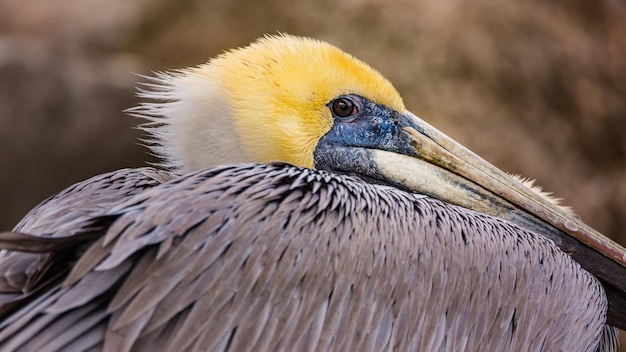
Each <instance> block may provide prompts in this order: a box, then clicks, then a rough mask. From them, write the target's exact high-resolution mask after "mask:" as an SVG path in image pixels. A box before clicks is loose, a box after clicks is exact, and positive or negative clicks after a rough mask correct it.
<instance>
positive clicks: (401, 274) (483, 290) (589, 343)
mask: <svg viewBox="0 0 626 352" xmlns="http://www.w3.org/2000/svg"><path fill="white" fill-rule="evenodd" d="M141 170H142V171H133V170H126V171H125V172H126V173H127V174H125V175H124V176H123V177H122V178H118V179H117V180H118V182H120V183H116V182H111V181H110V180H112V179H115V177H111V176H112V175H114V174H109V175H108V176H103V178H100V179H97V180H100V181H99V182H100V183H99V184H100V185H101V187H99V188H98V187H96V188H98V189H100V193H99V194H93V195H91V196H88V197H86V198H88V200H87V199H86V200H85V201H87V202H92V204H94V205H98V206H97V207H96V208H89V209H91V210H89V211H86V212H84V211H83V210H81V207H78V208H77V207H76V204H72V202H71V201H67V202H66V203H63V202H64V201H63V199H68V200H69V199H71V197H70V195H71V193H72V192H75V191H78V190H73V189H71V188H70V189H69V190H68V191H66V192H65V193H62V195H63V194H65V195H66V196H65V197H64V196H59V197H57V198H53V199H52V200H49V201H48V202H47V203H44V204H43V205H42V206H41V208H40V209H39V210H34V211H33V212H32V213H31V214H30V217H27V218H26V219H25V220H24V221H23V222H22V223H21V224H20V225H18V227H17V228H16V229H15V230H14V231H16V232H23V233H30V234H33V235H38V236H48V237H49V236H52V235H54V237H55V238H52V239H49V238H47V239H46V240H47V241H48V242H45V241H43V240H42V241H40V242H38V239H37V238H31V237H28V236H27V235H21V234H19V233H5V234H3V235H1V236H0V247H2V248H7V249H20V250H21V251H23V250H24V248H23V247H24V246H23V245H21V244H22V243H28V244H29V246H28V248H30V249H29V250H31V251H41V252H43V253H37V254H33V253H23V252H21V251H18V252H10V253H9V252H5V254H4V257H2V263H1V264H0V265H1V267H2V269H3V271H2V273H3V274H5V280H4V281H5V283H6V282H8V283H10V284H4V285H2V289H3V291H2V292H1V296H0V300H1V302H2V303H3V306H2V307H3V308H2V309H1V310H0V312H1V313H2V323H1V324H0V348H2V349H3V350H4V349H7V350H25V351H28V350H38V351H45V350H65V351H70V350H89V349H93V350H100V349H105V350H110V351H124V350H129V349H131V348H132V349H134V350H177V351H183V350H198V351H206V350H217V351H219V350H232V351H245V350H253V351H259V350H275V349H282V350H341V351H357V350H358V351H367V350H371V351H380V350H398V351H410V350H421V351H432V350H444V351H459V350H467V351H479V350H480V351H500V350H514V351H539V350H548V351H553V350H567V351H575V350H579V351H594V350H596V349H597V350H607V351H608V350H614V349H615V329H613V328H608V327H607V326H605V325H604V322H605V320H606V309H607V301H606V297H605V295H604V291H603V289H602V286H601V285H600V284H599V282H598V281H597V280H596V279H595V278H594V277H593V276H592V275H590V274H589V273H588V272H586V271H585V270H583V269H582V268H581V267H580V266H579V265H578V264H577V263H576V262H575V261H573V260H572V259H571V258H570V257H569V256H568V255H566V254H565V253H563V252H562V251H560V250H559V249H558V248H556V246H555V245H554V244H553V243H552V242H550V241H548V240H545V239H543V238H541V237H540V236H537V235H535V234H534V233H531V232H527V231H526V230H524V229H521V228H519V227H517V226H514V225H512V224H509V223H507V222H505V221H502V220H498V219H496V218H492V217H489V216H486V215H483V214H480V213H476V212H472V211H470V210H466V209H463V208H459V207H455V206H453V205H449V204H446V203H443V202H440V201H438V200H435V199H432V198H428V197H425V196H421V195H416V194H410V193H407V192H403V191H400V190H398V189H395V188H392V187H386V186H376V185H371V184H368V183H365V182H362V181H360V180H358V179H356V178H351V177H347V176H337V175H333V174H330V173H326V172H323V171H314V170H309V169H301V168H296V167H292V166H289V165H239V166H225V167H220V168H216V169H210V170H205V171H200V172H197V173H193V174H189V175H186V176H183V177H180V178H176V179H174V180H173V181H170V182H167V183H164V184H160V183H161V182H160V181H165V179H167V178H169V176H167V175H166V176H167V177H165V179H160V178H158V177H157V178H155V177H151V176H146V174H150V173H151V171H150V170H151V169H141ZM155 172H156V171H155ZM126 177H129V178H128V179H127V180H131V181H129V182H131V183H137V184H141V185H142V186H141V187H139V188H137V189H135V188H134V187H133V186H131V187H129V188H128V189H126V188H125V187H124V186H121V187H120V186H119V185H124V184H127V185H128V183H125V181H124V180H125V179H126ZM102 180H105V181H102ZM137 180H139V181H137ZM88 184H89V182H87V183H86V184H85V185H83V186H77V187H89V185H88ZM109 188H111V190H109ZM120 189H122V190H123V191H120ZM80 193H81V194H83V195H85V194H86V192H84V191H83V190H80ZM112 194H116V196H112ZM99 198H103V199H104V200H103V201H102V202H101V201H99ZM55 202H56V203H55ZM61 204H64V207H65V208H63V207H61V206H60V205H61ZM50 209H54V210H55V211H56V214H57V215H54V216H48V217H47V218H41V217H40V216H42V215H43V214H50V213H48V211H49V210H50ZM59 216H64V217H66V220H67V219H73V220H72V221H69V222H68V221H59V220H58V217H59ZM64 236H70V237H72V238H74V239H78V242H79V243H80V244H78V245H76V241H75V242H72V246H68V245H66V243H67V241H69V239H66V238H64ZM56 237H59V238H56ZM38 243H40V245H37V244H38ZM38 248H40V250H38ZM25 256H26V257H25ZM35 256H36V258H37V260H36V262H34V263H33V262H31V264H30V265H26V266H24V267H25V268H27V269H28V270H26V271H27V272H26V271H25V272H23V273H22V272H20V270H21V268H23V266H20V265H18V264H15V263H21V262H23V261H24V260H23V258H33V257H35ZM27 262H28V260H27ZM15 265H18V266H17V267H18V268H20V269H18V270H17V272H18V273H21V274H23V279H21V280H15V279H10V278H7V277H6V276H7V272H9V271H7V270H6V269H5V268H14V267H15ZM15 271H16V270H15V269H12V270H10V272H11V275H12V276H15ZM33 273H36V275H33ZM18 276H19V275H18ZM24 278H25V279H24ZM23 291H25V292H23ZM78 322H80V323H78ZM600 345H601V346H600Z"/></svg>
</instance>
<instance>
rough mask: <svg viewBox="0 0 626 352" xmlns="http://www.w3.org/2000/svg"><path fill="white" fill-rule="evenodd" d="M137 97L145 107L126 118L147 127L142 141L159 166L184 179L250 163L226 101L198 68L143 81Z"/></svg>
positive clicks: (217, 86) (216, 84) (214, 82)
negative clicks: (214, 168)
mask: <svg viewBox="0 0 626 352" xmlns="http://www.w3.org/2000/svg"><path fill="white" fill-rule="evenodd" d="M145 78H147V79H148V80H149V82H148V83H144V84H142V85H141V86H140V87H139V88H138V91H139V93H138V94H137V96H138V97H140V98H142V99H146V100H147V102H142V103H140V105H139V106H137V107H134V108H131V109H128V110H127V112H128V113H129V114H130V115H132V116H136V117H140V118H143V119H145V120H147V121H148V122H146V123H144V124H142V125H140V129H142V130H144V131H146V132H148V133H149V137H148V138H146V139H143V140H142V141H143V142H144V143H145V144H146V145H147V146H148V147H149V148H150V150H151V151H152V153H154V154H155V155H156V156H158V157H160V158H161V159H162V160H163V162H162V163H161V164H160V166H162V167H165V168H168V169H170V170H172V171H174V172H177V173H187V172H191V171H195V170H199V169H203V168H207V167H210V166H215V165H220V164H227V163H240V162H251V161H252V159H251V158H249V157H248V156H247V155H246V154H245V152H244V151H243V149H242V148H241V143H240V141H239V140H238V138H239V137H238V136H237V133H236V131H235V127H234V125H233V122H232V119H231V111H230V110H231V109H230V103H229V98H228V95H227V94H226V93H225V92H224V90H223V88H222V87H221V85H220V84H219V81H218V79H217V78H216V77H214V76H213V75H210V74H208V73H207V72H206V71H203V70H202V69H201V68H192V69H185V70H180V71H175V72H165V73H164V72H159V73H156V77H145Z"/></svg>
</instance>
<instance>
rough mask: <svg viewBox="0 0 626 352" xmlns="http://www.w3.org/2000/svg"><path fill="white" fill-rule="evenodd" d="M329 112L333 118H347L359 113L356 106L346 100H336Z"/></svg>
mask: <svg viewBox="0 0 626 352" xmlns="http://www.w3.org/2000/svg"><path fill="white" fill-rule="evenodd" d="M331 110H332V112H333V114H334V115H335V116H338V117H348V116H352V115H355V114H357V113H358V112H359V109H358V108H357V107H356V104H354V102H353V101H352V100H350V99H348V98H337V99H335V100H334V101H333V102H332V104H331Z"/></svg>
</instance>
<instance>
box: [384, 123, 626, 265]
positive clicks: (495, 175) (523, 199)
mask: <svg viewBox="0 0 626 352" xmlns="http://www.w3.org/2000/svg"><path fill="white" fill-rule="evenodd" d="M407 115H409V117H410V118H411V119H412V120H413V122H414V123H415V125H416V126H417V127H418V128H420V129H422V130H423V131H424V133H423V134H422V133H420V132H418V131H417V130H415V129H413V128H410V127H409V128H405V132H406V133H407V134H408V135H409V136H410V138H411V140H412V144H413V147H414V148H415V149H416V150H417V153H418V155H419V158H420V159H423V161H425V162H426V163H419V162H416V159H414V158H411V157H406V156H401V155H399V154H396V155H390V154H393V153H387V152H383V151H379V150H376V151H373V152H374V157H375V159H376V162H377V164H378V166H379V168H381V170H383V169H384V170H383V172H384V173H385V174H386V175H388V176H391V175H392V174H393V175H394V176H393V178H396V182H398V183H401V184H404V185H406V186H407V187H408V188H410V189H413V190H415V191H418V192H423V193H426V194H429V195H431V196H433V197H435V198H439V199H441V200H444V201H446V202H449V203H453V204H456V205H460V206H463V207H466V208H468V209H472V210H475V211H478V212H481V213H485V214H489V215H493V216H498V217H503V218H507V215H506V213H507V212H509V211H511V209H512V208H514V207H513V206H512V204H515V205H516V206H518V207H519V208H521V209H523V210H525V211H526V212H528V213H530V214H532V215H533V216H535V217H537V218H539V219H541V220H543V221H545V222H547V223H549V224H551V225H552V226H554V227H556V228H557V229H560V230H562V231H564V232H566V233H567V234H569V235H571V236H572V237H574V238H576V239H577V240H579V241H580V242H582V243H584V244H585V245H587V246H589V247H591V248H593V249H594V250H595V251H597V252H599V253H601V254H602V255H604V256H606V257H608V258H610V259H611V260H612V261H614V262H615V263H617V264H619V265H620V266H621V267H623V268H626V249H624V248H623V247H622V246H620V245H619V244H617V243H615V242H614V241H612V240H610V239H609V238H607V237H605V236H604V235H602V234H600V233H599V232H598V231H596V230H594V229H593V228H591V227H589V226H588V225H586V224H584V223H583V222H582V221H580V220H579V219H578V218H576V217H574V216H572V215H570V214H568V213H566V212H564V211H563V210H562V209H560V208H559V207H558V206H556V205H554V204H552V203H551V202H550V201H548V200H547V199H545V198H543V197H542V196H540V195H539V194H537V193H535V192H534V191H532V190H531V189H529V188H528V187H526V186H524V185H523V184H521V183H520V182H519V181H517V180H516V179H514V178H513V177H511V176H509V175H508V174H506V173H505V172H503V171H501V170H499V169H498V168H496V167H495V166H493V165H491V164H490V163H488V162H487V161H485V160H484V159H482V158H481V157H479V156H478V155H476V154H474V153H473V152H471V151H470V150H468V149H467V148H465V147H463V146H462V145H460V144H459V143H457V142H455V141H454V140H453V139H451V138H450V137H448V136H446V135H444V134H443V133H441V132H439V131H438V130H437V129H435V128H434V127H432V126H430V125H429V124H427V123H426V122H424V121H423V120H421V119H419V118H418V117H416V116H415V115H412V114H411V113H407ZM376 155H377V156H376ZM433 164H434V165H437V166H439V167H440V168H433ZM426 169H428V172H424V171H426ZM425 175H428V176H425ZM416 176H417V177H416ZM425 177H427V178H428V179H427V178H425ZM476 185H480V186H482V188H481V187H478V188H477V187H476ZM484 190H488V191H489V192H491V193H492V194H489V193H488V192H485V191H484ZM496 196H497V197H496ZM511 203H512V204H511Z"/></svg>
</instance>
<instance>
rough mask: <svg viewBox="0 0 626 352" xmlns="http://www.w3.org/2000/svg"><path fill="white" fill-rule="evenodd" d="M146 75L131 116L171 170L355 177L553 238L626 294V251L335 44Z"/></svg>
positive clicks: (257, 49)
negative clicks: (275, 167)
mask: <svg viewBox="0 0 626 352" xmlns="http://www.w3.org/2000/svg"><path fill="white" fill-rule="evenodd" d="M149 79H150V82H149V83H148V84H146V85H145V86H144V87H143V88H142V89H140V92H139V96H140V97H143V98H146V99H148V100H149V102H145V103H143V104H142V105H140V106H139V107H137V108H134V109H131V113H132V114H134V115H138V116H140V117H143V118H146V119H148V123H146V124H145V125H144V128H145V129H146V130H147V131H148V132H149V133H150V134H151V138H150V139H148V140H147V143H148V144H149V145H150V147H151V148H152V150H153V152H154V153H156V154H157V155H159V156H161V157H162V159H163V160H164V164H165V166H167V167H169V168H171V169H173V170H174V171H178V172H181V173H183V172H189V171H194V170H198V169H201V168H206V167H209V166H212V165H216V164H223V163H233V162H260V163H267V162H270V161H283V162H287V163H291V164H295V165H298V166H301V167H306V168H316V169H324V170H330V171H333V172H339V173H345V174H352V175H357V176H359V177H362V178H364V179H366V180H368V181H374V182H379V183H384V184H391V185H393V186H396V187H400V188H402V189H405V190H409V191H413V192H419V193H423V194H427V195H430V196H432V197H435V198H439V199H441V200H443V201H446V202H449V203H453V204H456V205H459V206H463V207H466V208H469V209H472V210H475V211H478V212H481V213H485V214H488V215H492V216H497V217H500V218H504V219H506V220H508V221H511V222H514V223H516V224H518V225H520V226H522V227H525V228H528V229H530V230H532V231H535V232H538V233H542V234H544V235H547V237H549V238H551V239H553V240H554V241H555V242H556V243H557V244H558V245H559V246H561V248H564V249H565V250H566V251H568V252H570V253H571V254H572V256H573V257H574V259H577V260H579V262H581V264H582V265H583V267H586V268H587V269H588V270H590V271H592V272H593V273H594V274H596V275H597V276H598V277H600V278H601V279H602V280H605V281H607V282H609V283H610V284H611V285H615V286H616V287H618V288H619V290H621V291H622V292H623V291H625V290H626V283H625V282H623V280H620V279H619V277H620V275H622V274H623V273H624V270H625V268H626V258H625V257H624V253H625V252H624V249H623V248H622V247H620V246H619V245H618V244H616V243H614V242H612V241H610V240H609V239H608V238H606V237H604V236H602V235H601V234H599V233H597V232H596V231H594V230H593V229H591V228H589V227H588V226H586V225H585V224H584V223H582V222H581V221H580V220H579V219H577V218H576V217H574V216H572V214H570V213H569V212H567V211H565V210H563V209H562V208H560V207H558V206H557V205H555V204H554V203H553V202H552V201H550V199H547V198H546V197H545V196H544V195H543V194H541V193H538V192H536V191H534V190H533V189H531V188H529V187H527V186H526V185H524V184H523V183H522V182H520V181H519V180H518V179H516V178H514V177H511V176H509V175H508V174H506V173H504V172H502V171H500V170H498V169H497V168H495V167H494V166H492V165H491V164H489V163H487V162H486V161H485V160H483V159H481V158H480V157H478V156H477V155H475V154H474V153H472V152H470V151H469V150H467V149H466V148H464V147H463V146H461V145H460V144H458V143H456V142H455V141H453V140H452V139H450V138H449V137H447V136H446V135H444V134H443V133H441V132H439V131H438V130H436V129H435V128H433V127H432V126H430V125H428V124H427V123H426V122H424V121H423V120H421V119H419V118H418V117H417V116H415V115H413V114H412V113H411V112H409V111H407V110H406V108H405V106H404V103H403V101H402V98H401V97H400V95H399V94H398V92H397V91H396V89H395V88H394V87H393V86H392V85H391V83H389V81H388V80H387V79H385V78H384V77H383V76H382V75H381V74H380V73H378V72H376V71H375V70H374V69H372V68H371V67H369V66H368V65H367V64H365V63H363V62H362V61H360V60H358V59H356V58H354V57H352V56H350V55H349V54H346V53H344V52H342V51H341V50H339V49H337V48H336V47H334V46H332V45H330V44H327V43H324V42H321V41H317V40H313V39H308V38H301V37H294V36H288V35H278V36H266V37H264V38H261V39H259V40H257V41H256V42H254V43H252V44H251V45H249V46H247V47H244V48H239V49H235V50H231V51H228V52H225V53H223V54H221V55H219V56H217V57H216V58H214V59H212V60H210V61H208V62H207V63H206V64H203V65H200V66H198V67H194V68H188V69H183V70H179V71H175V72H167V73H157V75H156V77H153V78H149ZM581 248H582V249H581ZM591 257H593V258H596V259H598V258H600V260H603V261H604V263H605V264H603V265H601V267H600V268H598V267H595V266H594V267H592V266H593V265H591V266H589V265H588V266H586V264H585V260H590V259H586V258H591ZM596 259H593V261H596Z"/></svg>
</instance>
